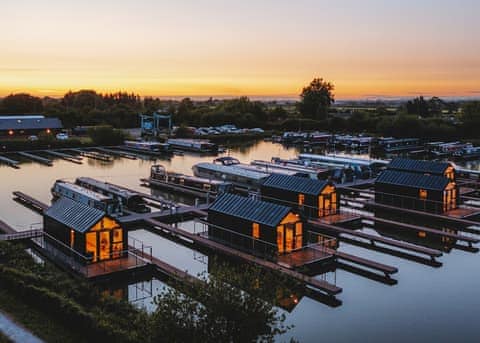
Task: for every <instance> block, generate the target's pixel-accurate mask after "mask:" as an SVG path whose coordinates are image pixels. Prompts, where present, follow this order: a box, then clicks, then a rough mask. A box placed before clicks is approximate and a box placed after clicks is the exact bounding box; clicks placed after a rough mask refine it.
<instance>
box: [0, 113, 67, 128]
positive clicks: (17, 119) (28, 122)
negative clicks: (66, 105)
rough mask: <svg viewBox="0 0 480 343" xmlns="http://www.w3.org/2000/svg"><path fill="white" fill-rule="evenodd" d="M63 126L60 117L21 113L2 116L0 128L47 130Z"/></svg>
mask: <svg viewBox="0 0 480 343" xmlns="http://www.w3.org/2000/svg"><path fill="white" fill-rule="evenodd" d="M61 128H63V125H62V122H61V121H60V119H58V118H44V117H41V116H19V115H16V116H1V117H0V130H33V129H36V130H45V129H61Z"/></svg>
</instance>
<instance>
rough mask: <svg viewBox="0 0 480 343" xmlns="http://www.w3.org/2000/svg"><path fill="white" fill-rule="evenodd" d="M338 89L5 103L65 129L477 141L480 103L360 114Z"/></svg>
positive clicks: (0, 107)
mask: <svg viewBox="0 0 480 343" xmlns="http://www.w3.org/2000/svg"><path fill="white" fill-rule="evenodd" d="M334 90H335V87H334V85H333V84H332V83H331V82H328V81H326V80H324V79H322V78H315V79H313V80H312V81H311V82H310V83H309V84H308V85H306V86H305V87H303V89H302V91H301V93H300V97H299V101H298V102H286V103H278V102H274V101H271V102H263V101H254V100H251V99H249V98H248V97H239V98H234V99H225V100H216V99H212V98H210V99H208V100H204V101H197V100H192V99H191V98H184V99H182V100H180V101H177V100H161V99H159V98H154V97H145V98H142V97H140V96H139V95H138V94H133V93H127V92H117V93H107V94H101V93H97V92H95V91H93V90H80V91H76V92H72V91H69V92H68V93H66V94H65V95H64V96H63V97H62V98H60V99H54V98H49V97H46V98H39V97H35V96H32V95H29V94H23V93H22V94H12V95H9V96H7V97H5V98H4V99H2V100H1V101H0V113H3V114H7V113H8V114H17V113H18V114H20V113H21V114H23V113H44V114H45V115H47V116H56V117H59V118H60V119H61V120H62V122H63V124H64V126H65V127H67V128H71V127H75V126H92V125H112V126H113V127H116V128H129V127H138V126H139V124H140V123H139V117H138V114H139V113H152V112H153V111H158V110H160V111H164V112H167V113H170V114H172V116H173V122H174V125H177V126H217V125H223V124H235V125H237V126H238V127H246V128H253V127H261V128H264V129H272V130H328V131H331V132H348V133H359V132H366V133H371V134H378V135H392V136H397V137H405V136H415V135H418V136H422V137H427V138H462V137H473V138H475V137H476V132H475V131H476V130H475V129H474V128H475V127H478V124H479V123H480V110H479V108H480V102H479V101H467V102H460V101H445V100H443V99H441V98H439V97H432V98H430V99H426V98H424V97H423V96H419V97H416V98H414V99H411V100H408V101H405V102H403V103H401V104H397V105H395V106H394V107H393V108H392V107H391V106H389V108H388V109H387V106H386V105H385V104H382V103H377V104H375V107H374V108H373V109H371V108H368V107H370V106H371V105H369V106H364V105H361V106H357V107H356V108H354V109H348V108H342V106H332V105H333V104H334V103H335V96H334Z"/></svg>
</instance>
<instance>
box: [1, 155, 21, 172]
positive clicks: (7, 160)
mask: <svg viewBox="0 0 480 343" xmlns="http://www.w3.org/2000/svg"><path fill="white" fill-rule="evenodd" d="M0 163H4V164H6V165H7V166H9V167H12V168H15V169H19V168H20V166H19V164H20V162H19V161H15V160H12V159H11V158H8V157H5V156H1V155H0Z"/></svg>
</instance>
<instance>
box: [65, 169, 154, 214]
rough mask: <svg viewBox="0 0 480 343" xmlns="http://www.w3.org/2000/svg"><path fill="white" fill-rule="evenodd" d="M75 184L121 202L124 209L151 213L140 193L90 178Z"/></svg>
mask: <svg viewBox="0 0 480 343" xmlns="http://www.w3.org/2000/svg"><path fill="white" fill-rule="evenodd" d="M75 183H76V184H77V185H79V186H81V187H84V188H87V189H90V190H93V191H94V192H97V193H101V194H103V195H106V196H108V197H111V198H113V199H115V200H117V201H119V202H120V204H121V205H122V206H123V209H127V210H129V211H133V212H138V213H148V212H150V211H151V209H150V207H148V206H147V205H146V203H145V201H144V200H143V198H142V197H141V196H140V195H139V194H138V193H135V192H132V191H130V190H127V189H125V188H119V187H117V186H114V185H112V184H110V183H108V182H103V181H99V180H95V179H92V178H90V177H79V178H77V179H76V180H75Z"/></svg>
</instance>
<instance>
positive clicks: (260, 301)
mask: <svg viewBox="0 0 480 343" xmlns="http://www.w3.org/2000/svg"><path fill="white" fill-rule="evenodd" d="M241 268H242V270H243V271H244V272H245V271H246V269H248V272H247V273H246V274H245V275H247V276H245V275H244V274H243V273H240V272H239V271H238V270H234V269H235V267H232V266H227V265H226V264H222V263H218V264H217V265H216V267H215V271H214V272H212V273H210V275H209V276H208V279H207V277H206V276H202V277H201V279H203V281H204V282H202V283H200V284H198V285H195V286H193V287H192V286H188V287H186V286H184V285H183V284H174V287H167V288H166V289H164V290H163V291H162V292H161V293H160V295H158V296H156V297H155V300H154V301H155V303H156V305H157V309H156V310H155V311H154V312H153V313H151V314H149V313H147V312H146V311H145V310H142V309H139V308H136V307H134V306H133V305H132V304H130V303H128V301H126V300H123V299H117V298H114V297H112V296H110V295H107V294H106V293H104V292H102V291H101V290H100V289H99V288H97V287H95V286H93V285H92V284H89V283H87V282H86V281H84V280H82V279H79V278H73V277H72V276H70V275H69V274H67V273H65V272H63V271H61V270H59V269H57V268H56V267H55V266H53V265H51V264H50V263H48V262H46V263H43V264H38V263H35V262H34V260H33V258H32V256H31V255H29V254H28V253H27V252H26V251H25V246H23V245H21V244H16V243H9V242H0V309H2V310H3V311H5V312H6V313H8V314H10V315H11V316H12V317H13V318H15V320H16V321H18V322H19V323H20V324H22V325H23V326H24V327H26V328H27V329H28V330H30V331H31V332H32V333H34V334H35V335H37V336H38V337H40V338H42V339H44V340H45V341H47V342H97V341H106V342H146V343H148V342H219V341H228V342H246V341H257V340H261V341H266V342H273V341H274V337H275V336H277V335H280V334H283V333H285V332H286V331H288V329H289V327H287V326H285V325H284V320H285V315H284V314H283V313H281V311H280V310H279V309H277V308H276V307H274V305H273V303H274V302H275V301H276V300H275V295H276V294H277V293H276V292H272V290H271V289H269V287H268V286H267V285H269V284H270V283H271V282H272V281H274V280H275V282H276V285H283V284H285V287H287V283H288V281H287V280H286V279H285V280H284V279H283V278H281V277H280V278H279V277H278V275H270V274H269V273H265V272H264V271H262V270H258V269H256V268H251V267H246V268H245V266H242V267H241ZM207 281H208V282H207ZM288 287H296V285H288ZM287 289H289V288H287ZM212 328H215V330H212Z"/></svg>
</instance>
